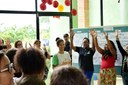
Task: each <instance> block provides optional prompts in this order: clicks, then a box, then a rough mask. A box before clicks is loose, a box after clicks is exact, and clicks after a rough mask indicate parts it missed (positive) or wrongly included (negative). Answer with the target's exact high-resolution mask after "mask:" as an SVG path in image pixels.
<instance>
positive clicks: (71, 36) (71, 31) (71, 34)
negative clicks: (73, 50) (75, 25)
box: [70, 30, 75, 39]
mask: <svg viewBox="0 0 128 85" xmlns="http://www.w3.org/2000/svg"><path fill="white" fill-rule="evenodd" d="M74 35H75V33H74V31H73V30H70V38H71V39H72V38H73V37H74Z"/></svg>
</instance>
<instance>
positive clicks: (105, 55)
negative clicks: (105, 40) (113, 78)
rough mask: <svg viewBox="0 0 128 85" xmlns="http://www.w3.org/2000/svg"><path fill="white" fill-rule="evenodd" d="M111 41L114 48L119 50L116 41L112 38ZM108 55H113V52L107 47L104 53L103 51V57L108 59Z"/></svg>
mask: <svg viewBox="0 0 128 85" xmlns="http://www.w3.org/2000/svg"><path fill="white" fill-rule="evenodd" d="M110 43H111V44H112V46H113V48H114V50H115V51H117V49H116V46H115V44H114V42H113V41H112V40H110ZM108 56H112V53H111V52H110V50H106V49H104V53H103V57H104V59H107V58H108Z"/></svg>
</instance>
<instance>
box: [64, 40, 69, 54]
mask: <svg viewBox="0 0 128 85" xmlns="http://www.w3.org/2000/svg"><path fill="white" fill-rule="evenodd" d="M70 50H71V47H70V42H69V41H68V42H66V43H65V46H64V51H67V52H69V51H70Z"/></svg>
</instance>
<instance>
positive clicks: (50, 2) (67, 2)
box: [40, 0, 77, 16]
mask: <svg viewBox="0 0 128 85" xmlns="http://www.w3.org/2000/svg"><path fill="white" fill-rule="evenodd" d="M46 3H47V4H48V5H52V6H53V7H54V8H57V9H58V11H59V12H63V11H64V6H63V5H62V4H60V3H59V2H58V1H57V0H54V1H53V0H42V3H41V4H40V9H41V10H46V9H47V6H46ZM64 3H65V6H70V5H71V1H70V0H65V1H64ZM71 14H72V15H73V16H76V15H77V11H76V9H72V10H71Z"/></svg>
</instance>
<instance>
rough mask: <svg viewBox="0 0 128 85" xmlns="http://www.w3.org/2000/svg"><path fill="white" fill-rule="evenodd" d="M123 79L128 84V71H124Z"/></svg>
mask: <svg viewBox="0 0 128 85" xmlns="http://www.w3.org/2000/svg"><path fill="white" fill-rule="evenodd" d="M122 79H123V85H128V73H125V72H124V73H123V74H122Z"/></svg>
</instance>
